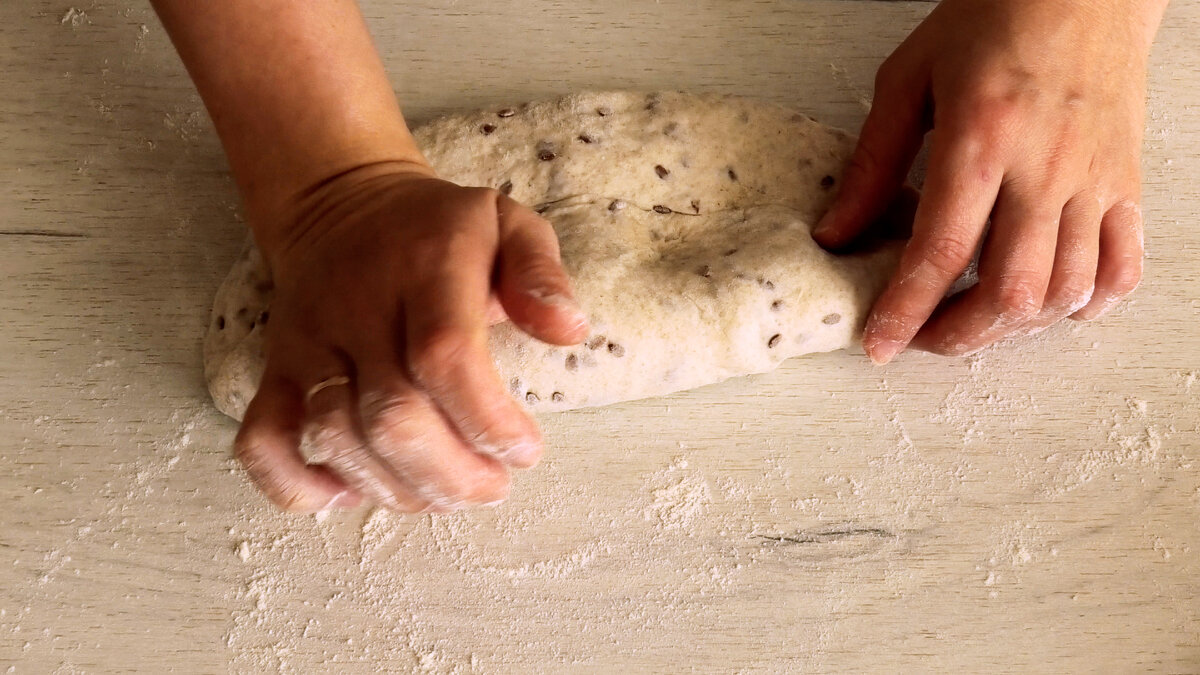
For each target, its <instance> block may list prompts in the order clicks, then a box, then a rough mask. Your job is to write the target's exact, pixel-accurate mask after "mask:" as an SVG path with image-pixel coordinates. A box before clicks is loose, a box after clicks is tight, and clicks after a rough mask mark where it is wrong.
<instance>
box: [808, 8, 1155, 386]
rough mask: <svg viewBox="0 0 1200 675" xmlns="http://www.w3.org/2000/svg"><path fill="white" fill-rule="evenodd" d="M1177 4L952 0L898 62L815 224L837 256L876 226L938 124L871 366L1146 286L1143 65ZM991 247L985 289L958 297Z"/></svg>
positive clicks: (882, 305) (871, 344)
mask: <svg viewBox="0 0 1200 675" xmlns="http://www.w3.org/2000/svg"><path fill="white" fill-rule="evenodd" d="M1165 7H1166V2H1165V0H1152V1H1146V0H1089V1H1086V2H1085V1H1080V0H943V1H942V2H941V3H940V4H939V5H938V6H937V7H936V8H935V9H934V10H933V11H932V12H931V13H930V15H929V16H928V18H927V19H926V20H925V21H924V22H923V23H922V24H921V25H920V26H918V27H917V29H916V30H915V31H914V32H913V33H912V35H911V36H910V37H909V38H908V39H907V40H905V41H904V43H903V44H901V45H900V47H899V48H897V49H896V51H895V52H894V53H893V54H892V55H891V57H889V58H888V59H887V61H885V62H884V64H883V66H882V67H880V69H879V73H878V75H877V77H876V81H875V100H874V104H873V106H872V108H871V112H870V114H869V115H868V117H867V120H866V122H865V124H864V125H863V129H862V133H861V136H860V139H859V143H858V147H857V149H856V151H855V153H854V155H853V157H852V159H851V161H850V165H849V167H848V169H847V172H846V175H845V178H844V180H843V182H842V187H841V191H840V192H839V194H838V197H837V199H836V201H835V203H834V204H833V206H832V207H831V208H830V210H829V212H828V213H827V214H826V215H825V217H824V218H823V219H822V221H821V222H820V224H819V225H818V227H817V228H816V230H815V231H814V237H815V238H816V239H817V241H818V242H820V243H821V244H822V245H823V246H825V247H827V248H833V249H837V248H840V247H843V246H845V245H846V244H848V243H850V242H851V241H852V240H853V239H855V238H856V237H857V236H858V235H859V234H861V233H862V232H863V231H864V230H865V229H866V228H867V227H868V226H869V225H870V224H871V222H872V221H874V220H875V219H876V218H878V217H879V216H880V215H881V214H882V213H883V212H884V209H885V208H886V206H887V204H888V203H889V202H891V201H892V199H893V198H894V197H895V195H896V194H897V193H898V191H899V190H900V189H901V186H902V184H903V182H904V179H905V176H906V175H907V173H908V170H909V168H910V166H911V165H912V162H913V159H914V157H915V156H916V154H917V152H918V151H919V150H920V148H921V146H922V143H923V137H924V135H925V133H926V132H927V131H930V132H931V134H930V154H929V166H928V171H927V176H926V179H925V184H924V190H923V194H922V197H921V200H920V203H919V205H918V208H917V211H916V216H915V220H914V222H913V236H912V239H911V240H910V242H909V244H908V246H907V248H906V249H905V251H904V255H903V256H902V258H901V261H900V264H899V268H898V269H897V271H896V273H895V275H894V276H893V277H892V279H891V281H890V283H889V285H888V287H887V288H886V290H885V291H884V292H883V294H882V295H881V296H880V298H879V299H878V301H877V302H876V304H875V306H874V307H873V308H872V312H871V314H870V316H869V318H868V320H867V324H866V327H865V329H864V335H863V346H864V348H865V349H866V351H867V354H868V355H869V356H870V357H871V359H872V360H874V361H875V362H877V363H886V362H888V361H890V360H891V359H892V358H893V357H894V356H895V355H896V354H898V353H899V352H900V351H902V350H903V349H905V348H906V347H907V346H909V345H911V346H914V347H916V348H918V349H923V350H927V351H931V352H935V353H939V354H953V355H957V354H967V353H971V352H974V351H977V350H979V349H982V348H983V347H985V346H987V345H989V344H991V343H993V342H995V341H997V340H1000V339H1002V338H1004V337H1006V336H1009V335H1013V334H1027V333H1032V332H1036V331H1038V330H1041V329H1043V328H1045V327H1047V326H1050V325H1051V324H1053V323H1055V322H1057V321H1059V320H1060V319H1063V318H1065V317H1068V316H1070V317H1072V318H1075V319H1083V320H1090V319H1094V318H1096V317H1098V316H1100V315H1101V314H1103V313H1104V312H1105V311H1107V310H1108V309H1109V308H1111V307H1112V306H1113V305H1114V304H1116V303H1117V302H1118V301H1119V300H1120V299H1121V298H1122V297H1124V296H1125V295H1127V294H1128V293H1130V292H1131V291H1132V290H1133V289H1134V288H1135V287H1136V286H1137V284H1138V282H1139V281H1140V279H1141V274H1142V219H1141V211H1140V208H1139V203H1140V192H1141V176H1140V168H1139V159H1140V152H1141V139H1142V125H1143V107H1144V97H1145V70H1146V60H1147V56H1148V52H1149V49H1150V44H1151V42H1152V40H1153V36H1154V33H1155V31H1156V29H1157V26H1158V23H1159V21H1160V19H1161V17H1162V13H1163V11H1164V10H1165ZM989 216H990V218H991V225H990V228H989V227H987V226H986V225H987V222H988V219H989ZM981 245H982V249H981V250H980V246H981ZM977 250H980V258H979V283H978V284H977V285H975V286H973V287H972V288H970V289H968V290H966V291H963V292H962V293H959V294H957V295H955V296H953V297H951V298H949V299H945V295H946V293H947V291H948V290H949V289H950V288H951V286H952V285H953V284H954V282H955V281H956V280H957V279H958V278H959V277H960V275H962V273H963V272H964V270H965V269H966V268H967V266H968V265H969V263H970V261H971V260H972V258H973V257H974V254H975V253H976V251H977Z"/></svg>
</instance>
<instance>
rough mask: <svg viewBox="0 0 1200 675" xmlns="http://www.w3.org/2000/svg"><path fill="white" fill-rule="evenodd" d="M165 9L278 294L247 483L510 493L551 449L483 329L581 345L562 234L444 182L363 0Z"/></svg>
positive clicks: (490, 195)
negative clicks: (367, 21) (516, 478)
mask: <svg viewBox="0 0 1200 675" xmlns="http://www.w3.org/2000/svg"><path fill="white" fill-rule="evenodd" d="M154 4H155V9H156V10H157V11H158V12H159V15H160V17H161V18H162V20H163V23H164V25H165V26H166V27H167V29H168V30H169V32H170V34H171V37H172V40H173V41H174V42H175V44H176V47H177V48H178V50H179V52H180V55H181V56H182V57H183V60H184V63H185V64H186V65H187V67H188V70H189V72H190V73H191V74H192V77H193V79H194V80H195V81H196V85H197V88H198V89H199V90H200V93H201V95H202V96H203V98H204V101H205V104H206V105H207V107H208V109H209V111H210V113H211V115H212V117H213V120H214V123H215V124H216V127H217V131H218V133H219V135H220V137H221V140H222V143H223V144H224V146H225V149H226V153H227V155H228V156H229V160H230V164H231V167H232V169H233V173H234V176H235V178H236V179H237V182H238V186H239V188H240V190H241V192H242V196H243V198H244V201H245V206H246V212H247V214H248V216H249V220H250V224H251V227H252V228H253V230H254V234H255V238H256V240H257V241H258V244H259V246H260V248H261V249H262V250H263V252H264V255H265V256H266V258H267V260H268V262H269V265H270V267H271V270H272V274H273V276H274V279H275V282H276V295H275V300H274V303H273V306H272V311H271V319H270V322H269V324H268V328H267V367H266V373H265V375H264V377H263V381H262V384H261V385H260V388H259V391H258V394H257V395H256V396H255V398H254V400H253V401H252V402H251V404H250V407H249V409H248V410H247V412H246V417H245V419H244V420H243V423H242V428H241V431H240V432H239V434H238V437H237V440H236V441H235V452H236V454H237V456H238V458H239V459H240V460H241V462H242V463H243V465H244V466H245V467H246V469H247V471H248V473H249V474H250V476H251V478H252V479H253V480H254V481H255V482H256V484H257V485H258V486H259V487H260V488H261V489H262V490H263V491H264V492H265V493H266V494H267V496H268V497H269V498H270V499H271V500H272V501H274V502H275V503H276V504H278V505H279V506H281V507H283V508H285V509H287V510H290V511H296V512H313V511H317V510H319V509H322V508H327V507H333V506H337V507H346V506H353V505H355V504H357V503H359V502H360V501H361V500H362V499H363V498H366V499H369V500H370V501H372V502H374V503H377V504H381V505H384V506H388V507H390V508H394V509H396V510H401V511H422V510H439V511H444V510H451V509H455V508H459V507H462V506H467V505H473V504H487V503H494V502H496V501H499V500H501V499H503V498H504V497H505V496H506V495H507V492H508V480H509V479H508V469H509V468H521V467H528V466H532V465H533V464H534V463H536V461H537V459H538V457H539V456H540V453H541V438H540V435H539V432H538V430H537V427H536V425H535V424H534V422H533V421H532V420H531V419H530V418H529V416H528V415H526V414H525V413H524V412H523V411H522V410H521V409H520V408H519V406H517V404H516V403H515V402H514V401H513V400H512V398H511V397H510V396H509V395H508V393H507V391H506V390H505V388H504V386H503V385H502V383H501V382H500V380H499V376H498V375H497V374H496V372H495V370H494V367H493V366H492V363H491V359H490V356H489V354H488V351H487V342H486V336H487V327H488V325H489V324H490V323H494V322H496V321H498V320H502V319H504V318H505V317H506V315H507V318H510V319H511V320H512V321H513V322H514V323H515V324H516V325H517V326H519V327H520V328H522V329H523V330H525V331H527V332H529V333H530V334H531V335H533V336H534V337H537V338H540V339H542V340H545V341H547V342H551V343H555V344H564V345H565V344H574V343H577V342H579V341H580V340H582V339H583V338H584V337H585V336H586V334H587V331H588V326H587V322H586V319H585V317H584V316H583V314H582V312H581V310H580V309H579V307H578V306H577V305H576V304H575V302H574V300H573V299H572V295H571V288H570V285H569V282H568V279H567V276H566V274H565V272H564V271H563V269H562V267H561V264H560V261H559V254H558V242H557V240H556V239H555V236H554V232H553V230H552V228H551V227H550V225H549V224H548V223H547V222H546V221H544V220H543V219H541V218H540V217H539V216H537V215H536V214H534V213H533V212H531V211H529V210H528V209H526V208H524V207H523V206H521V205H519V204H517V203H516V202H513V201H512V200H510V199H508V198H507V197H504V196H502V195H500V194H499V193H497V192H496V191H494V190H487V189H481V188H467V187H460V186H457V185H453V184H451V183H448V182H445V181H442V180H439V179H437V178H436V177H435V176H434V174H433V171H432V170H431V169H430V168H429V166H428V164H427V163H426V162H425V160H424V158H423V157H421V154H420V152H419V151H418V150H417V148H416V147H415V145H414V143H413V141H412V137H411V135H410V134H409V132H408V129H407V127H406V125H405V123H404V119H403V117H402V116H401V114H400V110H399V108H398V106H397V105H396V103H395V100H394V98H393V95H392V90H391V86H390V85H389V83H388V81H387V77H386V75H385V73H384V71H383V68H382V65H381V64H380V63H379V59H378V57H377V55H376V54H375V52H374V49H373V47H372V45H371V40H370V36H369V35H368V33H367V30H366V27H365V25H364V24H363V21H362V18H361V16H360V15H359V13H358V9H357V7H356V6H355V4H354V2H353V1H352V0H322V2H302V3H295V2H291V0H256V1H255V2H243V1H235V0H224V1H221V2H215V1H214V2H192V1H190V0H155V3H154ZM322 383H325V385H328V386H323V384H322ZM331 383H332V384H331ZM302 445H303V446H304V447H305V449H306V450H307V455H308V456H307V459H306V457H305V455H304V454H302V451H301V447H302Z"/></svg>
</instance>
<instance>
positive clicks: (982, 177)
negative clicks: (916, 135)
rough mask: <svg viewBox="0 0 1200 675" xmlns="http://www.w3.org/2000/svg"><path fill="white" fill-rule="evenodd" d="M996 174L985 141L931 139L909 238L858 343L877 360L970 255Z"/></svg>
mask: <svg viewBox="0 0 1200 675" xmlns="http://www.w3.org/2000/svg"><path fill="white" fill-rule="evenodd" d="M1000 179H1001V171H1000V169H999V167H998V166H997V165H996V164H994V163H993V162H992V161H991V160H990V159H989V158H988V157H987V156H986V155H985V147H984V146H983V145H982V144H979V143H977V142H971V141H969V140H958V139H951V140H946V141H942V140H941V139H938V138H935V139H934V140H933V144H932V147H931V148H930V163H929V172H928V174H927V177H926V180H925V190H924V193H923V195H922V197H921V201H920V204H918V206H917V213H916V217H915V219H914V221H913V237H912V239H911V240H909V242H908V245H907V246H906V247H905V249H904V254H903V255H902V256H901V258H900V263H899V265H898V266H897V269H896V272H895V273H894V274H893V275H892V278H891V280H890V281H889V283H888V286H887V288H886V289H885V290H884V292H883V294H882V295H880V297H879V299H878V300H877V301H876V302H875V306H874V307H873V308H872V310H871V315H870V316H869V317H868V319H867V323H866V327H865V328H864V329H863V348H864V349H865V350H866V352H867V355H868V356H870V357H871V360H873V361H874V362H875V363H880V364H882V363H887V362H888V361H890V360H892V358H894V357H895V356H896V354H899V353H900V352H901V351H902V350H903V349H904V347H905V346H907V345H908V343H909V341H911V340H912V338H913V336H914V335H916V334H917V331H918V330H919V329H920V328H921V326H922V324H924V323H925V321H926V319H928V318H929V316H930V314H931V313H932V312H933V310H934V308H935V307H937V306H938V304H939V303H940V302H941V301H942V298H943V297H945V295H946V292H947V291H948V290H949V289H950V287H951V285H953V284H954V281H955V280H956V279H958V277H959V276H960V275H961V274H962V272H963V270H965V269H966V267H967V265H968V264H969V263H970V262H971V259H972V258H973V257H974V254H975V249H976V247H977V246H978V244H979V240H980V238H981V236H982V233H983V229H984V226H985V224H986V223H987V219H988V214H989V213H990V211H991V209H992V205H993V204H994V203H995V199H996V195H997V193H998V191H999V187H1000Z"/></svg>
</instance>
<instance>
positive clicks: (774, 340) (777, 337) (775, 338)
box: [767, 333, 783, 349]
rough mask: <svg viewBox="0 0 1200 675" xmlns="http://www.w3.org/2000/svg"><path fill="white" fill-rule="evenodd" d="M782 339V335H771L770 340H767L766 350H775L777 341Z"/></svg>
mask: <svg viewBox="0 0 1200 675" xmlns="http://www.w3.org/2000/svg"><path fill="white" fill-rule="evenodd" d="M782 339H783V336H782V335H780V334H779V333H776V334H774V335H772V336H771V339H770V340H767V348H768V349H774V348H775V345H777V344H779V341H780V340H782Z"/></svg>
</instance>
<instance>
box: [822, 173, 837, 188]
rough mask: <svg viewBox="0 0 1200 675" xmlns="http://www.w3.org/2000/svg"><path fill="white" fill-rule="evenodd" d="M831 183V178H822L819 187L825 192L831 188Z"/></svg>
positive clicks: (832, 181)
mask: <svg viewBox="0 0 1200 675" xmlns="http://www.w3.org/2000/svg"><path fill="white" fill-rule="evenodd" d="M833 183H834V180H833V176H825V177H824V178H822V179H821V187H822V188H824V189H826V190H828V189H829V188H831V187H833Z"/></svg>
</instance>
